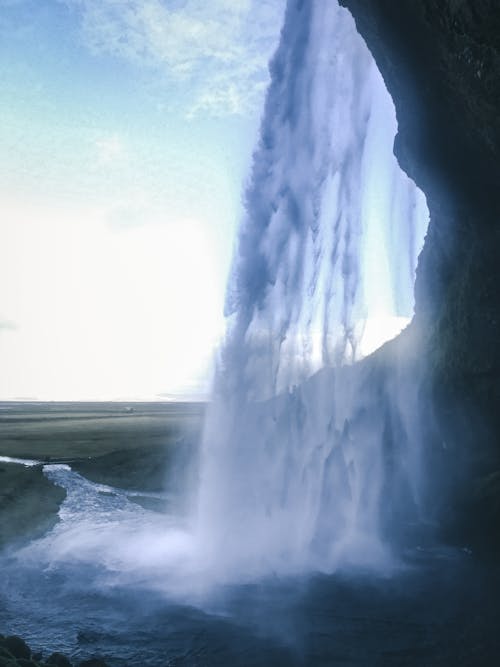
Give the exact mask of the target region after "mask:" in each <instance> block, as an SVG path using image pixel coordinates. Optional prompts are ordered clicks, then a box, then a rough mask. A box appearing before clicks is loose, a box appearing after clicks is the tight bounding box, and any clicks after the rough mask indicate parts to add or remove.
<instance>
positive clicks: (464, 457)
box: [340, 0, 500, 546]
mask: <svg viewBox="0 0 500 667" xmlns="http://www.w3.org/2000/svg"><path fill="white" fill-rule="evenodd" d="M340 4H342V5H344V6H345V7H347V8H348V9H349V10H350V11H351V13H352V14H353V16H354V18H355V21H356V24H357V27H358V30H359V32H360V33H361V35H362V36H363V38H364V39H365V40H366V42H367V44H368V47H369V48H370V50H371V51H372V53H373V55H374V57H375V60H376V62H377V64H378V66H379V69H380V71H381V73H382V76H383V77H384V80H385V82H386V85H387V88H388V90H389V92H390V93H391V95H392V98H393V100H394V104H395V107H396V113H397V118H398V126H399V130H398V135H397V137H396V140H395V146H394V151H395V154H396V157H397V158H398V160H399V163H400V165H401V167H402V168H403V169H404V170H405V171H406V172H407V174H408V175H409V176H410V177H411V178H412V179H413V180H414V181H415V182H416V183H417V185H418V186H419V187H420V188H421V189H422V190H423V191H424V193H425V194H426V196H427V201H428V206H429V210H430V215H431V219H430V225H429V230H428V234H427V238H426V242H425V246H424V249H423V251H422V254H421V256H420V259H419V265H418V271H417V281H416V286H415V299H416V306H415V318H414V321H413V324H412V327H413V329H414V330H415V331H416V332H418V339H419V341H420V354H421V355H422V357H424V359H425V365H426V373H425V375H424V378H423V379H422V386H421V387H420V396H421V399H420V410H421V419H422V422H423V423H424V424H425V433H424V435H425V437H424V438H423V441H424V443H425V456H426V461H427V475H428V498H429V501H430V502H431V503H432V505H433V511H434V515H435V517H436V518H438V519H439V521H440V522H441V524H442V525H443V526H444V527H445V529H447V530H448V533H449V534H453V535H454V536H455V537H456V538H457V539H460V540H469V541H472V542H476V543H481V542H482V543H486V542H487V543H488V546H491V545H492V544H494V543H496V544H497V546H498V545H499V544H500V535H499V531H498V526H499V519H500V472H499V471H500V345H499V342H500V224H499V223H500V220H499V214H500V3H498V1H497V0H418V1H417V0H399V1H398V2H394V1H393V0H340Z"/></svg>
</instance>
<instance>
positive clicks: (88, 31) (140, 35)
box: [62, 0, 285, 114]
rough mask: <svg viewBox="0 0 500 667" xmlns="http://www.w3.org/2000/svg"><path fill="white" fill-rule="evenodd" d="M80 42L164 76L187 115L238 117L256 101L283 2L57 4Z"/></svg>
mask: <svg viewBox="0 0 500 667" xmlns="http://www.w3.org/2000/svg"><path fill="white" fill-rule="evenodd" d="M62 1H63V2H65V4H66V5H69V6H70V7H73V8H76V9H77V10H78V11H79V14H80V18H81V27H82V31H83V35H84V40H85V43H86V45H87V46H88V48H89V49H90V50H91V51H92V52H93V53H95V54H102V53H106V54H110V55H112V56H115V57H118V58H121V59H124V60H127V61H129V62H132V63H135V64H136V65H139V66H148V67H153V68H156V69H158V70H159V71H160V72H162V73H165V74H166V75H167V76H168V77H169V79H170V81H172V82H182V83H183V85H184V87H185V88H186V84H188V88H189V90H190V92H191V94H192V98H191V100H190V101H189V103H188V104H189V109H188V112H189V113H197V112H199V111H209V112H211V113H214V114H227V113H244V112H245V111H247V110H248V109H250V108H252V107H253V106H254V105H255V103H256V102H257V101H258V100H259V99H260V96H261V93H262V90H263V88H264V87H265V84H266V82H267V76H268V75H267V63H268V61H269V58H270V57H271V55H272V53H273V51H274V48H275V46H276V43H277V40H278V36H279V31H280V28H281V23H282V18H283V10H284V4H285V0H211V2H207V1H206V0H170V1H167V0H62Z"/></svg>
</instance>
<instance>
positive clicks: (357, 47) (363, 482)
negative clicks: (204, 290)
mask: <svg viewBox="0 0 500 667" xmlns="http://www.w3.org/2000/svg"><path fill="white" fill-rule="evenodd" d="M271 75H272V82H271V86H270V89H269V92H268V96H267V101H266V106H265V111H264V117H263V121H262V127H261V138H260V143H259V146H258V148H257V150H256V152H255V155H254V163H253V171H252V175H251V181H250V185H249V187H248V191H247V197H246V217H245V219H244V221H243V224H242V227H241V230H240V235H239V247H238V252H237V256H236V258H235V261H234V267H233V274H232V279H231V282H230V287H229V293H228V300H227V307H228V315H229V318H230V319H229V333H228V336H227V341H226V343H225V345H224V347H223V349H222V352H221V357H220V366H219V372H218V375H217V378H216V383H215V395H214V402H213V406H212V408H211V411H210V413H209V416H208V420H207V424H206V429H205V435H204V452H203V464H202V478H201V488H200V494H199V518H198V534H199V538H200V540H201V542H200V543H201V544H203V545H204V549H205V553H206V558H207V563H208V564H209V566H213V567H217V568H220V570H221V571H223V572H224V573H225V574H226V575H229V576H236V577H237V576H238V575H243V576H248V575H253V574H255V575H259V574H263V573H266V572H270V571H278V572H293V571H297V570H302V569H304V568H306V569H308V568H320V569H327V570H328V569H331V568H334V567H335V566H336V565H337V564H338V563H339V562H340V561H341V560H343V559H347V560H349V561H351V562H352V561H356V562H359V561H361V562H362V563H369V562H373V561H375V560H377V559H380V558H381V557H382V556H383V549H382V546H381V542H380V530H379V511H380V495H381V490H382V485H383V446H382V440H383V433H382V432H381V427H380V425H378V426H377V425H375V424H374V423H373V422H372V421H371V420H370V419H369V418H368V417H367V416H366V415H367V414H368V412H369V409H373V401H374V399H373V396H371V395H370V386H369V385H368V384H367V381H366V378H364V377H363V374H362V372H361V371H360V370H356V367H355V366H354V367H353V366H351V367H347V366H346V363H349V362H352V361H355V360H356V359H359V358H360V357H362V356H363V352H364V351H366V350H368V351H370V348H373V347H376V346H377V344H380V343H381V342H383V341H384V340H387V339H388V338H390V337H392V336H393V335H395V333H397V330H398V329H397V325H399V329H401V323H402V322H408V321H409V318H410V317H411V314H412V310H413V282H414V272H415V265H416V258H417V254H418V251H419V250H420V248H421V245H422V243H423V235H424V232H425V228H426V224H427V209H426V206H425V201H424V198H423V196H422V194H421V193H420V192H419V191H418V190H417V189H416V187H415V186H414V184H413V183H412V182H411V181H409V180H408V179H407V178H406V177H405V175H404V174H403V173H402V172H401V170H400V169H399V167H398V165H397V163H396V160H395V158H394V156H393V154H392V143H393V138H394V135H395V133H396V119H395V114H394V108H393V105H392V101H391V100H390V97H389V95H388V93H387V90H386V89H385V86H384V83H383V80H382V78H381V75H380V73H379V72H378V70H377V68H376V65H375V63H374V61H373V58H372V56H371V54H370V53H369V51H368V49H367V47H366V45H365V43H364V42H363V40H362V38H361V37H360V36H359V34H358V33H357V32H356V29H355V25H354V21H353V19H352V17H351V16H350V14H349V13H348V12H347V11H346V10H343V9H341V8H340V7H339V6H338V5H337V3H336V2H333V1H332V0H317V1H315V2H314V3H312V2H299V1H297V0H291V1H290V2H289V3H288V8H287V12H286V18H285V26H284V29H283V32H282V38H281V43H280V46H279V49H278V51H277V53H276V56H275V58H274V60H273V61H272V64H271ZM395 325H396V330H394V328H395ZM374 328H375V330H376V331H375V336H374ZM377 329H378V331H377ZM377 337H378V340H377V341H376V343H375V344H374V338H377ZM370 338H371V339H370ZM321 367H323V368H324V369H325V370H323V371H321V372H320V373H316V375H313V374H314V373H315V372H316V371H318V369H319V368H321ZM334 368H336V369H337V370H333V369H334ZM363 411H364V412H363ZM353 414H357V415H358V417H359V418H358V419H357V421H356V425H355V426H350V420H351V418H352V416H353ZM360 415H361V416H360ZM363 415H364V416H363ZM353 430H356V433H353Z"/></svg>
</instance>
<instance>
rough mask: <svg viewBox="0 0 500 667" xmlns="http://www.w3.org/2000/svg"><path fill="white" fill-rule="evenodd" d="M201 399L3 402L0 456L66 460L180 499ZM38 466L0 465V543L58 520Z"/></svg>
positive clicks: (89, 473) (53, 490)
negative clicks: (125, 401)
mask: <svg viewBox="0 0 500 667" xmlns="http://www.w3.org/2000/svg"><path fill="white" fill-rule="evenodd" d="M204 412H205V404H203V403H126V404H125V403H34V402H33V403H28V402H23V403H21V402H19V403H14V402H0V456H8V457H12V458H27V459H36V460H40V461H43V462H45V463H50V462H67V463H69V464H70V465H71V467H72V468H73V470H75V471H76V472H79V473H80V474H82V475H84V476H85V477H87V478H88V479H90V480H92V481H94V482H98V483H102V484H108V485H110V486H115V487H120V488H124V489H130V490H139V491H166V490H168V491H169V492H170V493H171V494H174V495H178V496H181V495H182V493H183V491H184V490H185V489H186V488H187V487H188V486H190V485H191V484H192V483H193V479H194V478H195V476H196V475H197V465H198V444H199V441H200V435H201V430H202V424H203V416H204ZM64 497H65V493H64V491H63V490H62V489H61V488H59V487H56V486H54V485H53V484H52V483H51V482H49V481H48V480H47V479H46V478H45V476H44V475H43V472H42V466H34V467H31V468H25V467H24V466H21V465H17V464H13V463H5V462H0V548H2V547H3V546H4V545H6V544H8V543H10V542H12V541H16V540H17V539H26V538H28V537H30V536H33V535H36V534H40V533H41V532H43V531H44V530H46V529H47V528H48V527H50V525H52V524H53V523H54V521H56V520H57V519H56V515H57V511H58V508H59V504H60V503H61V502H62V500H63V499H64Z"/></svg>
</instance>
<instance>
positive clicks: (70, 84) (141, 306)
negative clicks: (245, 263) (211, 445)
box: [0, 0, 284, 400]
mask: <svg viewBox="0 0 500 667" xmlns="http://www.w3.org/2000/svg"><path fill="white" fill-rule="evenodd" d="M283 6H284V2H283V1H282V0H269V1H266V0H213V1H212V2H210V3H207V2H203V1H202V0H171V1H168V0H162V1H160V0H0V203H1V206H0V230H1V235H2V238H3V240H2V243H1V244H0V365H1V367H2V369H3V372H2V377H1V378H0V399H6V398H14V397H36V398H42V399H68V400H69V399H75V400H77V399H84V398H121V397H123V398H128V397H137V398H150V397H154V396H156V395H158V394H167V395H179V394H182V395H185V396H190V395H191V396H194V395H196V394H199V393H200V392H202V391H204V390H205V389H206V381H205V380H206V377H207V375H206V372H207V367H208V365H209V359H210V354H211V352H212V350H213V347H214V344H215V343H216V340H217V338H218V337H219V336H220V334H221V332H222V328H223V321H222V306H223V298H224V289H225V281H226V276H227V271H228V266H229V261H230V257H231V252H232V245H233V240H234V234H235V229H236V225H237V222H238V220H239V219H240V217H241V204H240V200H241V192H242V184H243V182H244V179H245V177H246V173H247V171H248V168H249V162H250V156H251V152H252V149H253V145H254V142H255V138H256V134H257V128H258V122H259V117H260V111H261V106H262V101H263V95H264V92H265V89H266V86H267V80H268V73H267V62H268V59H269V57H270V55H271V54H272V52H273V50H274V48H275V47H276V44H277V40H278V38H279V31H280V27H281V20H282V12H283Z"/></svg>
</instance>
